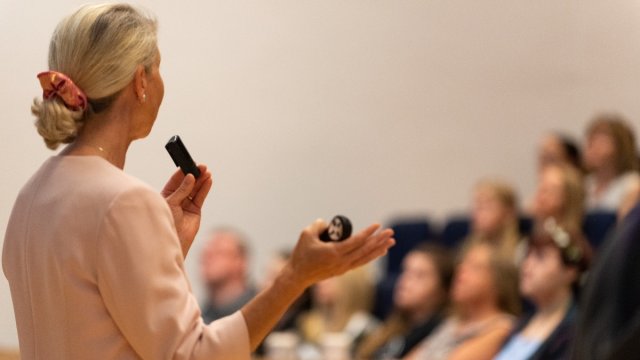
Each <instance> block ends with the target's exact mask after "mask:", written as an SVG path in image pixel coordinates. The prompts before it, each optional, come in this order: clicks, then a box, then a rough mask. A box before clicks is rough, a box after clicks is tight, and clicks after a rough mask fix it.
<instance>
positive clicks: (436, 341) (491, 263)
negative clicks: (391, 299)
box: [404, 243, 521, 360]
mask: <svg viewBox="0 0 640 360" xmlns="http://www.w3.org/2000/svg"><path fill="white" fill-rule="evenodd" d="M451 301H452V303H453V307H454V309H453V313H452V315H450V316H449V317H447V319H445V320H444V322H443V323H442V324H441V325H440V326H438V328H437V329H435V330H434V332H433V334H431V336H429V337H427V338H426V339H425V340H424V341H422V342H421V343H420V344H419V345H418V346H417V347H416V348H415V349H414V350H413V351H412V352H411V353H409V355H407V356H406V357H405V358H404V359H417V360H445V359H447V360H465V359H469V360H482V359H491V358H493V356H494V355H495V354H496V353H497V352H498V350H499V349H500V346H501V345H502V343H503V342H504V340H505V338H506V337H507V335H508V334H509V333H510V332H511V329H512V326H513V320H514V315H517V314H518V313H519V311H520V305H521V302H520V298H519V296H518V272H517V269H516V268H515V265H514V264H513V261H512V259H508V258H505V257H504V256H500V255H499V254H498V253H497V252H496V251H494V249H493V247H492V246H490V245H489V244H486V243H475V244H471V245H470V246H469V247H468V248H466V250H465V252H464V254H463V257H462V261H461V262H460V263H459V265H458V266H457V268H456V273H455V275H454V280H453V285H452V289H451Z"/></svg>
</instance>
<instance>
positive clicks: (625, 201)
mask: <svg viewBox="0 0 640 360" xmlns="http://www.w3.org/2000/svg"><path fill="white" fill-rule="evenodd" d="M586 137H587V139H586V140H587V142H586V147H585V151H584V163H585V167H586V169H587V171H588V172H589V176H588V177H587V182H586V189H587V208H588V209H599V210H610V211H614V212H617V213H618V214H619V217H620V218H622V217H623V216H624V214H625V213H626V212H628V211H629V209H631V207H632V206H633V205H634V204H635V203H636V202H637V201H638V200H639V199H640V175H639V174H638V153H637V151H638V150H637V148H636V141H635V137H634V134H633V131H632V130H631V128H630V126H629V125H628V123H627V122H626V121H625V120H624V119H623V118H622V117H620V116H617V115H600V116H598V117H596V118H595V120H593V122H592V123H591V125H589V128H588V129H587V134H586Z"/></svg>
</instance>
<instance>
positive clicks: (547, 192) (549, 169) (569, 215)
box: [532, 164, 584, 232]
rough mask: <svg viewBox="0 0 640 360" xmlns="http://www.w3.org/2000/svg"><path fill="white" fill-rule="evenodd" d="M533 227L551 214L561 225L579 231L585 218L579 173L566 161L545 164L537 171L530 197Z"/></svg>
mask: <svg viewBox="0 0 640 360" xmlns="http://www.w3.org/2000/svg"><path fill="white" fill-rule="evenodd" d="M532 216H533V220H534V228H535V229H534V231H539V230H540V229H539V228H541V227H542V226H543V225H544V223H545V221H547V219H549V218H553V219H554V220H555V221H556V222H557V223H558V225H560V226H561V227H562V228H563V229H566V230H570V231H576V232H579V231H580V230H581V229H582V222H583V218H584V185H583V182H582V174H581V173H580V172H579V171H578V170H577V169H576V168H574V167H572V166H567V165H559V164H555V165H548V166H546V167H545V168H544V169H542V171H541V172H540V175H539V178H538V186H537V189H536V194H535V197H534V200H533V208H532Z"/></svg>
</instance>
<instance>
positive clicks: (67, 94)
mask: <svg viewBox="0 0 640 360" xmlns="http://www.w3.org/2000/svg"><path fill="white" fill-rule="evenodd" d="M38 80H40V86H42V97H43V98H44V99H45V100H49V99H51V98H53V97H54V96H57V97H58V98H60V100H62V102H63V103H64V105H65V106H66V107H67V109H69V110H73V111H78V110H84V109H86V107H87V96H86V95H85V94H84V92H83V91H82V90H80V88H79V87H78V86H77V85H76V84H74V82H73V81H71V79H70V78H69V77H68V76H67V75H65V74H63V73H61V72H57V71H45V72H41V73H40V74H38Z"/></svg>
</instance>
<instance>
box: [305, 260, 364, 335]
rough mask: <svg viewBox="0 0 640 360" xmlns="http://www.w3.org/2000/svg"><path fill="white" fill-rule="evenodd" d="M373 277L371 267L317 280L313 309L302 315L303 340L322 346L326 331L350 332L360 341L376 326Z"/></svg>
mask: <svg viewBox="0 0 640 360" xmlns="http://www.w3.org/2000/svg"><path fill="white" fill-rule="evenodd" d="M373 294H374V286H373V277H372V274H371V272H370V269H369V268H368V267H361V268H357V269H354V270H351V271H349V272H347V273H345V274H343V275H341V276H337V277H333V278H329V279H326V280H323V281H321V282H319V283H317V284H316V285H315V286H314V287H313V288H312V289H311V298H312V308H311V310H310V311H308V312H307V313H304V314H302V315H301V316H300V320H299V329H300V333H301V336H302V340H303V341H304V342H305V343H307V344H310V345H313V346H319V345H321V344H322V341H323V338H324V337H325V335H327V334H331V333H342V334H345V335H347V336H348V337H349V338H350V339H351V342H352V344H353V345H355V344H357V343H358V341H359V340H361V339H362V338H363V337H364V336H365V335H367V334H368V333H370V332H371V331H372V330H373V328H374V326H375V319H374V317H373V316H372V315H371V314H370V311H371V309H372V306H373Z"/></svg>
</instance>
